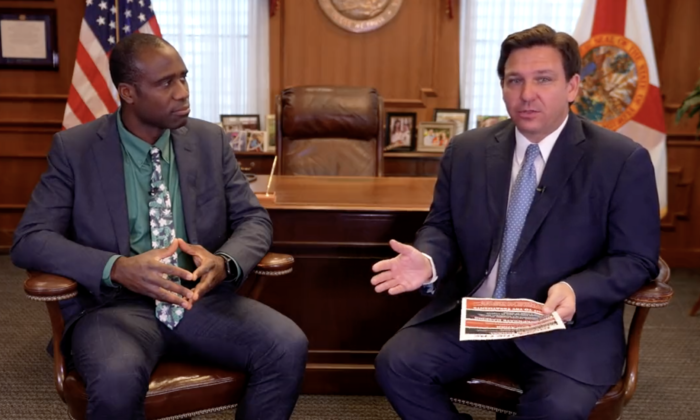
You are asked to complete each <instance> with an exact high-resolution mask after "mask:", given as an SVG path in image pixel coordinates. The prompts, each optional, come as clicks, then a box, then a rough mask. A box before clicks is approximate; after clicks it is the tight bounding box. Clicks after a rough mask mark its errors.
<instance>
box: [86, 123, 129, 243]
mask: <svg viewBox="0 0 700 420" xmlns="http://www.w3.org/2000/svg"><path fill="white" fill-rule="evenodd" d="M97 135H98V137H100V140H99V141H97V142H95V144H94V146H93V147H92V152H93V154H94V156H95V163H96V165H97V171H98V173H99V179H100V182H101V184H102V191H103V194H104V195H105V199H106V200H107V208H108V209H109V215H110V216H111V218H112V226H113V227H114V234H115V236H116V238H117V246H118V247H119V254H121V255H129V215H128V210H127V208H126V186H125V185H124V155H123V154H122V146H121V142H120V141H119V131H118V130H117V117H116V114H110V115H108V116H107V117H106V118H105V119H104V120H103V122H102V125H101V127H100V128H98V130H97Z"/></svg>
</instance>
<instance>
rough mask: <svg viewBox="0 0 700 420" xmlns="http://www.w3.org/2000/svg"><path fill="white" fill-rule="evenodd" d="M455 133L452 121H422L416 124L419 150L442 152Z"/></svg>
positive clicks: (417, 148)
mask: <svg viewBox="0 0 700 420" xmlns="http://www.w3.org/2000/svg"><path fill="white" fill-rule="evenodd" d="M454 135H455V124H454V123H453V122H422V123H420V124H419V125H418V145H417V147H416V150H417V151H419V152H444V151H445V149H446V148H447V144H448V143H449V142H450V140H451V139H452V137H454Z"/></svg>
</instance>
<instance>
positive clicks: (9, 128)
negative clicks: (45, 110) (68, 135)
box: [0, 120, 63, 134]
mask: <svg viewBox="0 0 700 420" xmlns="http://www.w3.org/2000/svg"><path fill="white" fill-rule="evenodd" d="M61 128H63V121H59V120H34V121H32V120H0V133H27V132H29V133H47V134H55V133H56V132H57V131H60V130H61Z"/></svg>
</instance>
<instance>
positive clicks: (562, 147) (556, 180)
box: [512, 113, 585, 264]
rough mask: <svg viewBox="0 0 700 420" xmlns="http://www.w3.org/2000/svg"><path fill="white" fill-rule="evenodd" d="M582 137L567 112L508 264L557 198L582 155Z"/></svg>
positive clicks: (580, 131) (580, 128) (575, 123)
mask: <svg viewBox="0 0 700 420" xmlns="http://www.w3.org/2000/svg"><path fill="white" fill-rule="evenodd" d="M584 140H585V136H584V134H583V128H582V127H581V121H580V120H579V119H578V117H577V116H575V115H574V114H573V113H569V120H568V122H567V123H566V126H565V127H564V129H563V130H562V132H561V134H560V135H559V138H558V139H557V142H556V143H555V144H554V148H552V152H551V154H550V155H549V158H548V159H547V164H546V165H545V168H544V172H543V173H542V179H541V180H540V183H539V186H540V188H539V189H540V190H541V192H538V193H536V194H535V198H534V200H533V201H532V205H531V207H530V212H529V213H528V215H527V219H525V225H524V226H523V230H522V233H521V234H520V240H519V241H518V246H517V248H516V249H515V254H514V255H513V262H512V264H515V263H516V262H517V260H518V258H519V257H520V255H522V253H523V251H524V250H525V249H526V248H527V246H528V245H529V243H530V241H531V240H532V238H533V237H534V236H535V233H536V232H537V230H538V229H539V228H540V225H542V222H543V221H544V219H545V217H547V214H548V213H549V211H550V210H551V209H552V207H553V206H554V203H555V202H556V201H557V198H558V197H559V195H560V194H561V192H562V191H563V190H564V187H565V186H566V183H567V182H568V180H569V178H570V177H571V174H572V173H573V172H574V170H575V169H576V166H577V165H578V163H579V161H580V160H581V158H582V157H583V154H584V151H585V150H584V149H585V148H584V144H585V143H584V142H583V141H584Z"/></svg>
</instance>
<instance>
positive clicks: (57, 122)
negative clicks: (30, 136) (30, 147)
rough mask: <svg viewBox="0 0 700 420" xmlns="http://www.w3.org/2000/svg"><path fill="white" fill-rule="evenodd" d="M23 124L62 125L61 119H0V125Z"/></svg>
mask: <svg viewBox="0 0 700 420" xmlns="http://www.w3.org/2000/svg"><path fill="white" fill-rule="evenodd" d="M9 126H20V127H22V126H24V127H35V126H40V127H55V126H59V127H62V126H63V121H62V120H0V127H9Z"/></svg>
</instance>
